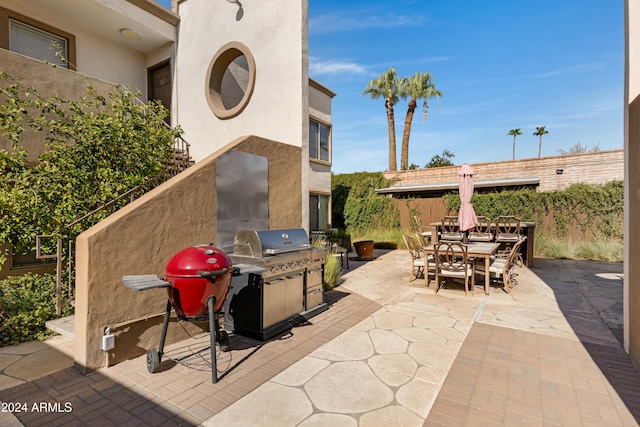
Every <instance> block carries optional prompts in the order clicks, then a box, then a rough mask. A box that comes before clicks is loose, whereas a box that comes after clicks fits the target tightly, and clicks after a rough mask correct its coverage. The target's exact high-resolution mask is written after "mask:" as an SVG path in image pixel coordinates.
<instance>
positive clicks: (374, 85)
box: [362, 67, 398, 171]
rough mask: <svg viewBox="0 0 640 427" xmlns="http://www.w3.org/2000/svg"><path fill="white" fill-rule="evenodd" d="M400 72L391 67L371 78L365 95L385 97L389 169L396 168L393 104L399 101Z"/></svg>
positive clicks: (393, 169) (372, 97)
mask: <svg viewBox="0 0 640 427" xmlns="http://www.w3.org/2000/svg"><path fill="white" fill-rule="evenodd" d="M397 79H398V73H396V70H395V68H393V67H391V68H389V69H388V70H387V71H385V72H384V73H382V74H380V77H378V78H377V79H374V80H371V81H370V82H369V83H368V84H367V87H366V89H365V90H364V93H363V94H362V95H363V96H364V95H369V96H370V97H371V99H378V98H384V107H385V109H386V110H387V126H388V128H389V170H390V171H395V170H397V168H396V125H395V118H394V113H393V106H394V105H395V104H396V103H397V102H398V81H397Z"/></svg>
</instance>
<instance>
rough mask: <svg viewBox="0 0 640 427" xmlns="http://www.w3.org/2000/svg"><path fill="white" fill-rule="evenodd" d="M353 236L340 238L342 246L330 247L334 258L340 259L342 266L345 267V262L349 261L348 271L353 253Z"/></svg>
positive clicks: (332, 245)
mask: <svg viewBox="0 0 640 427" xmlns="http://www.w3.org/2000/svg"><path fill="white" fill-rule="evenodd" d="M351 249H352V245H351V236H350V235H349V234H343V235H342V237H341V238H340V245H337V244H335V243H332V244H331V246H330V252H331V255H333V256H339V257H340V265H341V266H342V265H344V260H345V259H346V260H347V270H348V269H349V252H351Z"/></svg>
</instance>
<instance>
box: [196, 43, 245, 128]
mask: <svg viewBox="0 0 640 427" xmlns="http://www.w3.org/2000/svg"><path fill="white" fill-rule="evenodd" d="M255 78H256V66H255V61H254V60H253V56H252V55H251V52H250V51H249V49H248V48H247V47H246V46H245V45H243V44H242V43H239V42H231V43H227V44H226V45H224V46H223V47H222V48H220V50H219V51H218V52H217V53H216V54H215V56H214V57H213V59H212V60H211V64H209V70H208V72H207V79H206V95H207V102H208V103H209V107H210V108H211V110H212V111H213V114H215V115H216V117H218V118H220V119H230V118H232V117H235V116H237V115H238V114H240V113H241V112H242V110H244V108H245V107H246V106H247V104H248V103H249V99H250V98H251V94H252V93H253V84H254V82H255Z"/></svg>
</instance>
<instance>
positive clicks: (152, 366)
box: [147, 347, 160, 374]
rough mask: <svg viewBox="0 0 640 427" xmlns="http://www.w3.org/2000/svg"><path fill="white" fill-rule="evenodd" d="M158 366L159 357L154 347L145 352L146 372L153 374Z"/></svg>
mask: <svg viewBox="0 0 640 427" xmlns="http://www.w3.org/2000/svg"><path fill="white" fill-rule="evenodd" d="M159 364H160V355H159V354H158V350H156V348H155V347H153V348H150V349H149V350H148V351H147V370H148V371H149V373H150V374H153V373H154V372H155V371H156V368H158V365H159Z"/></svg>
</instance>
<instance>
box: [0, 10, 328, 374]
mask: <svg viewBox="0 0 640 427" xmlns="http://www.w3.org/2000/svg"><path fill="white" fill-rule="evenodd" d="M307 21H308V4H307V0H270V1H268V2H264V1H243V2H237V1H236V2H232V1H229V0H174V1H173V5H172V10H168V9H166V8H164V7H162V6H160V5H159V4H157V3H155V2H153V1H151V0H55V1H52V0H28V1H24V0H3V1H2V2H1V3H0V70H1V71H3V72H5V73H7V74H9V75H11V76H13V77H17V78H20V79H22V80H23V81H24V82H25V84H27V85H29V86H35V87H38V88H39V90H41V91H42V93H44V94H46V95H52V94H57V95H60V96H62V97H67V98H73V97H77V96H81V95H84V93H85V92H86V87H87V83H88V82H89V83H91V84H92V85H93V86H94V87H98V88H109V87H112V86H113V85H121V86H124V87H127V88H129V89H130V90H132V91H140V93H141V96H140V98H141V100H142V101H143V102H147V101H148V100H151V99H159V100H161V101H162V103H163V105H165V107H167V108H168V109H169V110H170V117H169V121H170V124H171V125H172V126H180V127H181V128H182V129H183V131H184V139H185V140H186V141H187V142H188V144H189V154H190V156H191V158H192V159H193V160H194V161H195V165H194V166H192V167H190V168H189V169H187V170H186V171H184V172H182V173H181V174H179V175H178V176H176V177H174V178H172V179H171V180H169V181H167V182H166V183H164V184H162V185H161V186H160V187H158V188H156V189H154V190H153V191H151V192H150V193H147V194H146V195H145V196H143V197H142V198H140V199H138V200H136V201H134V202H133V203H131V204H129V205H128V206H127V207H125V208H123V209H121V210H120V211H118V212H116V213H115V214H113V215H111V216H110V217H109V218H108V219H107V220H104V221H102V222H101V223H99V224H98V225H96V226H94V227H92V228H91V229H89V230H87V231H85V232H84V233H83V234H81V235H80V236H79V237H78V238H77V240H76V247H77V252H76V263H75V265H76V283H75V286H76V300H75V302H76V314H75V341H76V350H75V359H76V363H77V365H79V366H81V367H82V368H83V369H86V370H92V369H97V368H99V367H101V366H104V365H105V364H111V363H116V362H117V361H120V360H124V359H126V358H128V357H132V356H134V355H137V354H140V349H142V348H144V347H148V346H151V345H152V344H151V343H153V341H155V339H156V337H157V336H158V335H157V333H154V332H149V330H150V329H151V330H153V328H157V325H158V322H159V319H161V312H162V309H163V307H164V304H165V302H166V295H165V293H164V292H157V293H154V292H147V293H146V295H142V294H135V295H133V294H131V293H130V292H131V291H130V290H128V289H125V287H124V286H122V283H121V277H122V276H123V275H127V274H150V273H160V272H162V270H163V268H164V264H165V263H166V262H167V260H168V259H169V258H170V257H171V256H172V254H174V253H175V252H176V251H178V250H180V249H182V248H184V247H187V246H190V245H193V244H198V243H208V242H216V241H217V242H220V236H221V235H222V233H221V232H220V227H221V224H222V223H223V222H224V221H222V220H221V218H222V216H223V214H226V215H227V216H228V213H227V212H226V211H225V212H223V209H221V207H224V206H222V205H223V204H224V202H225V201H224V200H222V199H221V198H220V191H219V189H217V187H216V186H217V185H219V184H220V181H222V179H221V178H220V176H219V174H220V170H222V169H223V167H222V166H223V165H225V164H226V161H224V160H221V159H223V158H224V156H225V155H227V154H230V153H232V152H234V153H242V154H241V156H244V158H248V159H249V160H250V161H252V159H254V158H259V159H260V160H259V162H260V164H264V165H266V166H265V175H264V177H265V178H264V181H266V183H265V185H264V188H265V191H264V193H265V197H267V200H268V210H267V214H266V215H265V217H264V218H262V220H263V222H264V225H265V226H267V227H269V228H292V227H302V228H305V229H307V230H308V231H309V230H312V229H313V230H315V229H326V228H328V227H329V226H330V224H328V222H327V221H328V218H330V214H329V212H330V208H331V202H330V200H331V199H330V198H331V156H332V152H331V99H332V98H333V97H334V96H335V93H333V92H332V91H331V90H329V89H328V88H326V87H324V86H323V85H321V84H320V83H318V82H316V81H314V80H312V79H310V77H309V71H308V68H309V67H308V61H309V54H308V28H307ZM52 43H55V45H56V46H57V48H56V49H51V46H52ZM56 51H59V52H60V53H62V55H61V56H57V55H56ZM61 57H62V58H65V60H61V59H60V58H61ZM51 64H56V67H52V66H51ZM23 144H24V146H25V148H26V149H27V151H28V152H29V153H30V160H32V161H35V160H37V157H38V155H39V154H40V153H41V152H42V150H43V149H44V144H43V141H42V136H38V135H34V136H26V137H25V139H24V141H23ZM0 148H4V149H11V145H10V144H9V143H8V141H6V140H2V138H0ZM227 169H228V168H227ZM239 172H240V173H239V175H249V174H250V172H251V169H250V168H247V169H246V170H240V171H239ZM225 179H226V177H225ZM236 192H237V193H238V194H243V195H245V197H246V195H247V194H250V192H247V188H237V190H236ZM168 200H169V201H168ZM245 200H246V203H252V198H251V197H246V199H245ZM248 211H251V209H248ZM123 236H130V237H128V238H123ZM140 242H144V245H145V247H146V248H149V250H144V251H141V250H140ZM223 243H224V242H223ZM106 260H108V262H107V261H106ZM11 268H12V265H8V266H5V267H4V268H3V270H4V272H6V271H7V270H9V271H10V270H11ZM141 319H142V320H141ZM107 325H113V326H114V327H115V328H116V329H115V332H116V334H117V337H118V338H117V340H116V341H117V343H120V344H119V345H116V348H115V349H114V350H113V351H111V352H109V353H108V354H107V355H106V358H105V354H104V353H103V352H102V351H101V350H100V344H99V342H100V339H101V335H102V333H103V331H104V328H105V326H107ZM156 332H157V331H156ZM170 335H171V334H170ZM146 337H151V340H150V341H148V342H147V341H145V340H147V338H146ZM171 339H172V338H171V337H169V340H171ZM127 343H129V344H127Z"/></svg>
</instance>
